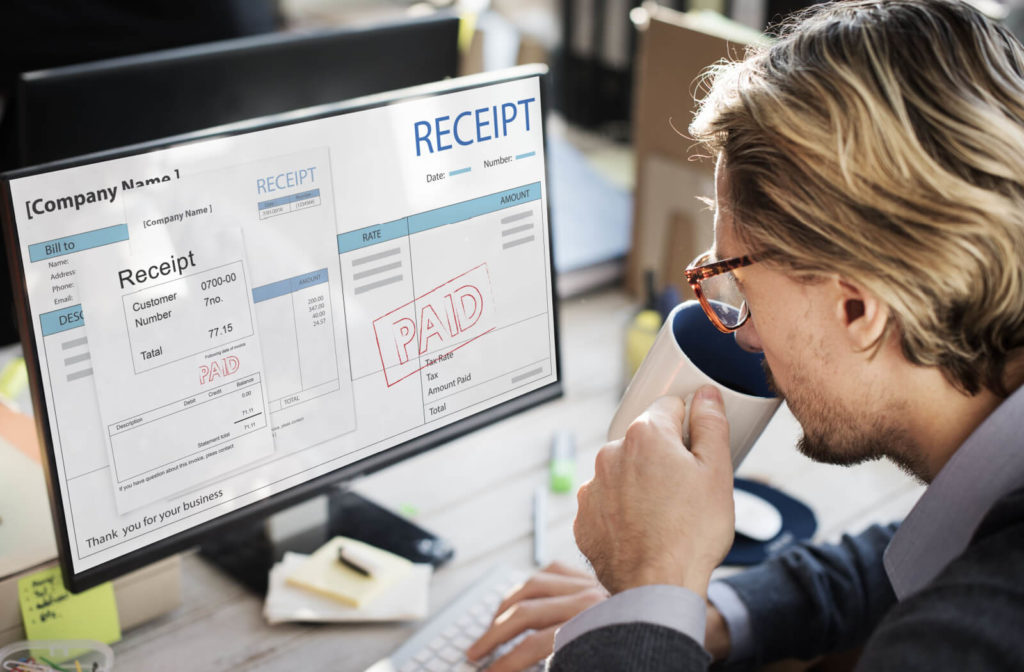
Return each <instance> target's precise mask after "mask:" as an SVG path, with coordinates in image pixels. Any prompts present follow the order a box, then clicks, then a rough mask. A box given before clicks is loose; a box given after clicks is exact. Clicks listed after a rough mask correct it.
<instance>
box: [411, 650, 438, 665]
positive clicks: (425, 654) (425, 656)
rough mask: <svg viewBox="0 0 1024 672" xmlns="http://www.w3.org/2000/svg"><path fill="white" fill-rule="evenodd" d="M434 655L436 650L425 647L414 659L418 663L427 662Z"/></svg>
mask: <svg viewBox="0 0 1024 672" xmlns="http://www.w3.org/2000/svg"><path fill="white" fill-rule="evenodd" d="M433 657H434V652H433V651H431V650H430V649H423V650H422V651H420V652H419V653H417V654H416V657H415V658H413V660H415V661H416V662H417V663H426V662H427V661H428V660H430V659H431V658H433Z"/></svg>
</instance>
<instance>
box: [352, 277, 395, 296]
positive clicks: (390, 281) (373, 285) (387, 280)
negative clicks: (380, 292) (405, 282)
mask: <svg viewBox="0 0 1024 672" xmlns="http://www.w3.org/2000/svg"><path fill="white" fill-rule="evenodd" d="M401 281H402V276H400V275H396V276H393V277H390V278H384V279H383V280H378V281H377V282H371V283H370V284H368V285H363V286H362V287H356V291H355V293H356V294H362V293H363V292H368V291H370V290H371V289H377V288H378V287H383V286H384V285H393V284H395V283H396V282H401Z"/></svg>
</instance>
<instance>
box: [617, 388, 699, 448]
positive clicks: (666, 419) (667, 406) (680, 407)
mask: <svg viewBox="0 0 1024 672" xmlns="http://www.w3.org/2000/svg"><path fill="white" fill-rule="evenodd" d="M684 417H686V404H684V403H683V400H682V399H680V398H679V397H658V398H657V399H655V400H654V403H653V404H651V405H650V406H648V407H647V410H646V411H644V412H643V413H642V414H641V415H640V417H639V418H637V419H636V420H635V421H634V422H633V424H632V425H630V426H629V428H627V430H626V433H627V435H629V434H630V431H629V430H633V432H632V434H633V435H636V434H638V433H641V434H646V432H647V431H653V432H663V433H665V434H666V435H667V436H676V437H681V436H682V435H683V418H684ZM638 430H639V432H638ZM637 438H638V439H639V440H640V442H641V443H645V442H646V441H647V440H650V439H652V438H654V437H647V436H643V435H641V436H639V437H637Z"/></svg>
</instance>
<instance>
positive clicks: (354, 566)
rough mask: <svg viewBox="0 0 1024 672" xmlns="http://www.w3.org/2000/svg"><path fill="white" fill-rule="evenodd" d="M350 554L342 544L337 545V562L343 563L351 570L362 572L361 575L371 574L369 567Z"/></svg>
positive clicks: (367, 575)
mask: <svg viewBox="0 0 1024 672" xmlns="http://www.w3.org/2000/svg"><path fill="white" fill-rule="evenodd" d="M352 556H353V554H352V552H351V550H350V549H347V548H345V547H344V546H339V547H338V562H340V563H341V564H343V565H345V566H346V567H348V568H349V569H351V570H352V571H354V572H357V573H359V574H362V575H363V576H366V577H369V576H371V575H372V572H371V571H370V568H369V567H367V566H366V565H365V564H363V563H361V562H360V561H359V560H358V559H357V558H354V557H352Z"/></svg>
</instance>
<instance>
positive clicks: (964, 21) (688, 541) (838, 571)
mask: <svg viewBox="0 0 1024 672" xmlns="http://www.w3.org/2000/svg"><path fill="white" fill-rule="evenodd" d="M691 134H692V135H693V136H694V137H695V138H697V139H698V140H700V141H702V142H704V143H705V145H706V146H707V147H708V148H709V149H710V150H711V152H712V153H713V154H714V155H715V156H716V157H717V180H716V181H717V194H716V205H717V209H716V223H715V227H716V228H715V246H714V248H713V250H712V252H713V257H712V260H713V259H718V260H722V261H723V262H725V263H721V264H718V265H715V264H714V263H713V261H712V262H711V263H703V265H702V267H701V268H696V269H690V270H688V276H690V277H692V278H695V279H697V278H700V282H701V283H702V284H701V287H702V290H703V293H704V294H705V295H706V296H707V298H710V299H712V300H714V299H717V300H722V301H726V302H730V303H738V304H739V305H735V306H734V307H735V308H741V309H743V308H745V309H746V310H743V311H735V312H730V311H721V313H720V315H735V316H740V317H738V318H736V319H733V318H730V319H731V322H730V323H721V319H719V322H720V324H719V325H718V326H719V327H720V328H723V329H727V330H731V331H734V332H735V334H736V338H737V340H738V341H739V343H740V344H741V345H743V346H744V347H745V348H747V349H750V350H758V351H763V352H764V355H765V360H766V363H767V364H768V366H769V367H770V369H771V372H772V374H773V377H774V384H775V387H776V388H777V389H778V391H779V393H780V394H782V395H784V396H785V398H786V400H787V402H788V404H789V407H790V409H791V410H792V412H793V414H794V415H795V416H796V418H797V419H798V420H799V421H800V423H801V424H802V426H803V428H804V438H803V440H802V442H801V445H800V449H801V450H802V451H803V452H805V453H806V454H808V455H810V456H811V457H813V458H815V459H818V460H822V461H826V462H832V463H836V464H854V463H857V462H861V461H864V460H869V459H875V458H878V457H883V456H884V457H888V458H890V459H892V460H894V461H895V462H896V463H898V464H900V465H901V466H903V467H904V468H906V469H908V470H910V471H911V472H912V473H914V474H915V475H916V476H918V477H919V478H920V479H921V480H922V481H924V482H926V483H929V487H928V489H927V491H926V492H925V494H924V495H923V496H922V498H921V500H920V501H919V502H918V504H917V506H916V507H915V508H914V510H913V511H912V512H911V513H910V515H909V516H908V517H907V519H906V520H905V521H904V522H903V523H902V525H901V526H900V528H899V530H896V531H895V533H893V529H892V528H888V529H883V528H872V529H871V530H868V531H867V532H865V533H864V534H862V535H860V536H858V537H855V538H846V539H844V540H843V542H842V543H841V544H839V545H838V546H832V547H825V548H821V549H815V548H811V547H807V548H800V549H797V550H795V551H793V552H791V553H788V554H786V555H784V556H782V557H780V558H776V559H774V560H772V561H769V562H768V563H766V564H765V565H763V566H761V567H758V568H755V569H753V570H751V571H749V572H745V573H743V574H740V575H737V576H736V577H732V578H729V579H726V581H725V582H722V583H716V584H715V585H713V586H712V587H711V590H710V591H709V578H710V575H711V571H712V569H714V567H715V566H716V565H717V564H718V563H719V562H720V561H721V560H722V558H723V557H724V556H725V553H726V551H727V550H728V548H729V546H730V543H731V541H732V535H733V510H732V499H731V496H730V495H731V492H730V490H731V486H732V481H731V479H732V469H731V465H730V462H729V451H728V424H727V422H726V419H725V415H724V412H723V408H722V404H721V398H720V395H719V394H718V393H717V391H716V390H714V389H713V388H710V387H709V388H705V389H702V390H701V391H699V392H698V394H697V395H696V396H695V398H694V400H693V407H692V409H691V419H690V423H691V424H690V437H691V445H689V446H684V445H683V444H682V442H681V441H680V436H681V434H682V419H683V417H684V407H683V403H682V402H681V401H680V400H678V399H670V398H663V399H660V400H658V401H657V402H656V403H655V404H654V405H652V406H651V408H650V409H649V410H648V411H647V413H646V414H645V415H644V416H642V417H641V418H640V419H638V420H637V421H636V422H635V423H634V424H633V425H632V426H631V427H630V429H629V431H628V432H627V434H626V437H625V439H624V440H622V441H617V442H613V443H610V444H608V445H606V446H605V447H604V448H603V449H602V450H601V452H600V453H599V454H598V457H597V462H596V465H595V477H594V479H593V480H592V481H591V482H589V483H587V484H586V485H584V486H583V487H582V488H581V490H580V492H579V504H580V508H579V513H578V515H577V518H576V523H575V532H576V540H577V543H578V545H579V547H580V550H581V551H583V553H584V554H585V555H586V556H587V558H588V559H589V560H590V562H591V564H592V565H593V567H594V570H595V573H596V576H597V579H598V580H599V581H600V583H601V585H602V586H603V588H604V589H606V590H607V592H608V593H609V594H610V595H611V596H610V597H609V598H607V599H605V597H604V594H603V593H602V592H600V589H598V588H597V587H595V586H594V584H593V583H592V582H587V580H586V579H585V578H584V577H582V576H572V577H563V578H559V576H560V573H559V572H561V570H558V571H556V572H545V573H542V574H541V575H539V576H538V578H536V579H534V580H532V581H531V582H530V583H528V584H527V585H526V586H524V587H523V588H522V589H521V590H520V591H519V592H518V593H517V594H515V595H512V596H510V598H509V599H508V600H506V603H505V604H504V605H502V610H501V611H502V612H503V613H500V614H499V616H498V617H497V618H496V620H495V625H494V626H493V627H492V629H491V631H490V632H488V633H486V634H485V635H484V637H483V638H481V641H480V642H478V643H477V644H476V645H475V646H474V648H473V649H472V650H471V653H474V654H482V653H484V652H485V651H486V650H487V649H489V648H490V647H491V646H493V644H495V643H497V642H500V641H503V640H504V639H507V638H508V637H510V636H513V635H515V634H516V633H518V632H521V631H524V630H534V631H535V632H534V634H532V635H531V636H530V637H529V638H527V640H525V641H524V643H523V644H521V645H520V647H519V649H517V650H516V651H513V652H512V653H511V654H509V656H507V657H506V659H504V660H502V661H498V663H497V664H496V665H495V666H494V669H514V668H515V667H517V666H522V665H525V664H526V663H528V662H530V660H529V659H530V658H532V657H534V655H535V654H536V653H537V652H538V651H539V650H540V649H542V648H544V646H545V645H547V646H550V644H551V638H552V637H553V638H554V655H553V657H552V659H551V661H550V664H549V665H550V669H551V670H556V671H561V670H603V669H637V670H661V669H666V670H667V669H673V670H677V669H687V670H690V669H694V670H697V669H704V668H705V667H706V666H707V665H708V664H709V663H710V662H711V660H712V655H709V653H708V651H710V652H711V654H713V657H714V658H716V659H727V660H729V661H730V662H733V661H736V662H743V661H746V662H747V663H752V664H754V665H756V664H760V663H763V662H767V661H770V660H774V659H779V658H784V657H791V656H799V657H803V658H811V657H814V656H817V655H820V654H824V653H828V652H833V651H840V650H843V649H847V648H851V647H856V646H861V645H862V646H863V647H864V648H863V654H862V657H861V658H860V661H859V668H858V669H863V670H889V669H894V670H907V669H928V670H972V671H974V670H1006V669H1021V668H1022V666H1024V638H1022V637H1021V636H1020V633H1021V628H1022V625H1024V440H1022V438H1021V433H1022V431H1024V421H1022V420H1021V419H1020V418H1021V416H1022V415H1024V388H1021V383H1022V380H1024V263H1022V262H1024V48H1022V47H1021V45H1020V44H1019V43H1018V42H1017V41H1016V40H1015V39H1014V38H1013V37H1012V36H1010V34H1009V33H1008V32H1007V31H1006V30H1005V29H1003V28H1002V27H1000V26H997V25H995V24H994V23H993V22H991V21H989V20H988V19H987V18H985V17H984V16H983V15H982V14H981V13H979V12H978V11H976V10H974V9H973V8H972V7H971V6H969V5H967V4H963V3H960V2H955V1H953V0H859V1H855V2H841V3H834V4H830V5H823V6H819V7H816V8H813V9H812V10H810V11H809V12H808V13H805V14H803V15H801V16H800V17H798V20H797V21H795V22H794V23H793V24H791V25H790V26H789V27H788V28H786V29H785V30H784V31H783V33H782V35H781V36H780V39H779V40H778V41H777V42H776V43H775V44H773V45H771V46H769V47H767V48H765V49H762V50H759V51H756V52H753V53H751V54H748V56H747V58H746V59H745V60H744V61H743V62H741V63H737V64H726V65H721V66H718V67H716V68H715V69H714V70H713V72H712V79H711V87H710V91H709V93H708V95H707V97H706V98H705V99H704V100H703V101H702V106H701V109H700V112H699V113H698V115H697V118H696V119H695V121H694V123H693V125H692V126H691ZM701 261H702V262H707V261H708V260H707V259H703V260H701ZM713 278H714V280H713ZM730 297H736V298H730ZM744 303H745V306H744V305H743V304H744ZM705 309H706V311H707V312H708V313H709V317H713V315H712V312H713V311H711V310H710V309H709V307H708V305H707V304H705ZM744 314H746V315H749V317H746V319H745V320H743V318H742V315H744ZM720 315H719V317H720ZM1018 388H1020V389H1018ZM883 550H884V559H883ZM709 593H710V597H711V603H712V605H714V606H710V607H708V608H707V609H706V607H705V604H706V603H705V600H706V598H707V597H708V596H709ZM588 604H593V605H594V606H591V607H590V608H588V609H586V610H585V611H582V613H580V614H579V615H578V616H576V617H575V618H573V619H572V620H571V621H569V622H568V623H567V624H565V625H564V626H562V627H561V628H559V629H558V630H557V635H555V634H554V633H555V628H557V627H558V624H559V623H560V622H561V621H564V620H565V619H566V618H568V617H570V616H572V615H574V614H576V613H577V612H580V611H581V610H582V609H584V608H585V607H587V606H588ZM702 643H703V644H705V645H706V646H707V650H708V651H706V650H705V648H704V647H702V646H701V644H702ZM528 654H530V655H528Z"/></svg>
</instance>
